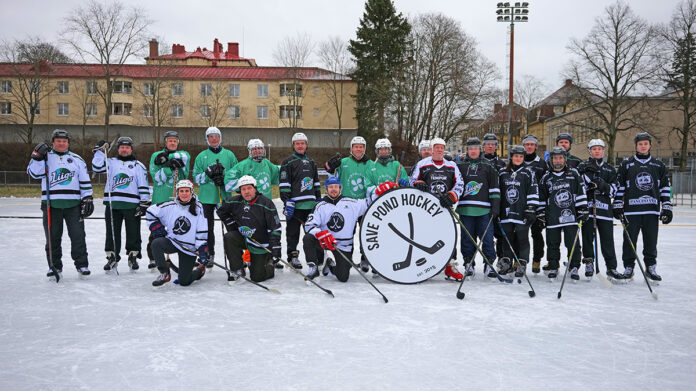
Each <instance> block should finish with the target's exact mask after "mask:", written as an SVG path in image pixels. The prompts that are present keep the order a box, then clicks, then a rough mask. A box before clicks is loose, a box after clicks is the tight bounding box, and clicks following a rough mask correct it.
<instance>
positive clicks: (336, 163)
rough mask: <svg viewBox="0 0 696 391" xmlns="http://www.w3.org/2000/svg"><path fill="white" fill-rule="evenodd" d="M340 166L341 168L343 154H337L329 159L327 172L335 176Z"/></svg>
mask: <svg viewBox="0 0 696 391" xmlns="http://www.w3.org/2000/svg"><path fill="white" fill-rule="evenodd" d="M340 166H341V154H338V153H337V154H336V155H334V157H332V158H331V159H329V161H328V162H326V171H328V172H329V173H330V174H333V173H334V171H336V169H337V168H338V167H340Z"/></svg>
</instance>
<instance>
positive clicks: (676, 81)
mask: <svg viewBox="0 0 696 391" xmlns="http://www.w3.org/2000/svg"><path fill="white" fill-rule="evenodd" d="M667 85H668V86H669V87H670V88H672V89H674V90H675V91H676V92H677V93H678V94H679V103H680V105H679V106H680V109H681V110H682V112H683V123H682V128H681V129H678V132H679V133H680V137H681V141H682V145H681V159H680V160H681V161H680V164H679V169H680V170H681V171H683V170H685V169H686V158H687V156H686V152H687V148H688V145H689V139H690V135H691V134H692V132H693V128H694V125H696V123H695V122H696V121H694V119H696V118H695V117H696V102H695V100H696V39H695V38H694V35H693V34H692V33H691V32H688V33H687V34H686V36H684V37H682V38H679V39H678V40H677V42H676V47H675V50H674V59H673V61H672V71H671V72H668V73H667Z"/></svg>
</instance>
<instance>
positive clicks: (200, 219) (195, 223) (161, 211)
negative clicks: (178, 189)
mask: <svg viewBox="0 0 696 391" xmlns="http://www.w3.org/2000/svg"><path fill="white" fill-rule="evenodd" d="M193 202H195V203H196V214H197V215H196V216H194V215H192V214H191V212H189V206H188V205H182V204H180V203H179V202H178V201H166V202H163V203H161V204H155V205H152V206H150V207H149V208H147V222H148V224H152V223H153V222H154V221H155V220H158V219H159V221H160V222H161V223H162V225H164V227H165V228H166V229H167V238H168V239H169V240H171V241H172V244H173V245H174V246H175V247H176V248H178V249H179V250H181V251H182V252H184V253H186V254H189V255H193V256H195V255H196V250H197V249H198V248H199V247H200V246H201V245H203V244H205V243H207V242H208V220H206V218H205V216H203V205H201V203H200V202H198V200H197V199H195V198H194V199H193Z"/></svg>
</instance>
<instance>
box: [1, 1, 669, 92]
mask: <svg viewBox="0 0 696 391" xmlns="http://www.w3.org/2000/svg"><path fill="white" fill-rule="evenodd" d="M84 3H85V1H83V0H61V1H54V0H50V1H16V0H0V9H2V12H1V13H0V39H14V38H20V39H21V38H25V37H27V36H30V35H31V36H34V35H38V36H40V37H41V38H43V39H45V40H48V41H57V40H58V36H59V34H58V32H59V31H60V30H61V29H62V28H63V23H62V22H63V17H64V16H66V15H67V14H68V12H69V11H70V10H71V9H73V8H75V7H76V6H79V5H81V4H84ZM122 3H124V4H126V5H136V6H140V7H144V9H145V11H146V12H148V13H149V15H150V16H151V18H152V19H153V20H154V21H155V23H154V24H153V25H152V28H151V30H152V32H153V33H154V34H155V35H157V36H160V37H162V38H163V39H164V40H165V41H166V42H168V43H170V44H172V43H180V44H183V45H185V46H186V49H187V50H189V51H190V50H194V49H195V48H196V47H197V46H200V47H207V48H209V49H210V48H212V42H213V39H214V38H218V39H219V40H220V41H221V42H223V45H224V47H225V48H226V44H225V43H226V42H228V41H230V42H239V43H240V55H241V54H242V53H243V54H244V56H245V57H250V58H254V59H256V61H257V64H258V65H273V57H272V53H273V50H274V48H275V47H276V45H277V43H278V41H279V40H280V39H282V38H283V37H284V36H288V35H294V34H295V33H296V32H298V31H299V32H306V33H308V34H309V35H310V36H311V37H312V38H313V40H314V41H317V42H318V41H321V40H324V39H326V37H328V36H332V35H337V36H339V37H341V38H343V39H345V40H346V41H347V40H348V39H351V38H354V37H355V30H356V28H357V26H358V23H359V20H360V17H361V16H362V13H363V10H364V2H363V1H362V0H340V1H337V0H321V1H320V0H255V1H248V0H245V1H237V0H228V1H204V0H197V1H191V0H168V1H159V0H151V1H134V0H122ZM394 3H395V5H396V8H397V10H398V11H399V12H402V13H403V14H404V15H406V16H415V15H417V14H420V13H428V12H441V13H443V14H445V15H448V16H450V17H453V18H455V19H456V20H457V21H459V22H460V23H461V25H462V27H463V28H464V30H465V31H466V32H467V33H468V34H470V35H472V36H474V37H475V38H476V39H477V40H478V43H479V48H480V50H481V51H482V52H483V54H484V55H485V56H486V57H488V58H489V59H490V60H492V61H493V62H494V63H495V64H496V65H497V66H498V68H499V70H500V71H501V75H502V74H506V72H507V71H506V69H507V66H506V62H507V60H506V54H507V52H508V50H509V49H507V46H506V40H507V37H506V34H507V24H504V23H497V22H496V14H495V9H496V3H497V1H481V0H464V1H461V0H459V1H455V0H427V1H423V0H395V1H394ZM611 3H612V1H608V0H584V1H567V0H563V1H559V0H555V1H554V0H536V1H534V0H532V1H530V17H529V19H530V22H529V23H522V24H517V25H515V27H516V28H515V75H516V77H519V76H521V75H524V74H531V75H534V76H536V77H538V78H540V79H541V80H543V81H544V82H545V83H546V85H547V88H548V89H549V90H551V91H553V90H555V89H557V88H559V87H560V86H561V85H562V83H563V76H562V75H561V72H562V71H563V69H564V66H565V64H566V63H567V61H568V51H567V50H566V45H567V44H568V42H569V40H570V38H572V37H577V38H582V37H583V36H585V35H586V34H587V33H588V32H589V30H590V28H591V27H592V25H593V24H594V20H595V18H596V17H597V16H599V15H601V14H602V12H603V9H604V7H605V6H606V5H608V4H611ZM677 4H678V1H677V0H660V1H655V0H640V1H630V5H631V7H632V8H633V10H634V12H636V13H637V14H638V15H640V16H641V17H643V18H646V19H647V20H648V21H650V22H653V23H665V22H667V21H669V19H670V17H671V15H672V12H673V10H674V8H675V6H676V5H677ZM141 61H142V60H140V61H135V62H141ZM505 80H506V78H505V79H502V80H501V84H505Z"/></svg>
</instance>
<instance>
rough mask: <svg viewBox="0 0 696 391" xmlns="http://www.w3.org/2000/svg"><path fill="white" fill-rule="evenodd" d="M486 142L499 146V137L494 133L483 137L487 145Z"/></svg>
mask: <svg viewBox="0 0 696 391" xmlns="http://www.w3.org/2000/svg"><path fill="white" fill-rule="evenodd" d="M486 141H495V143H496V144H497V143H498V137H497V136H496V135H495V134H493V133H486V134H485V135H484V136H483V143H484V144H485V143H486Z"/></svg>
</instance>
